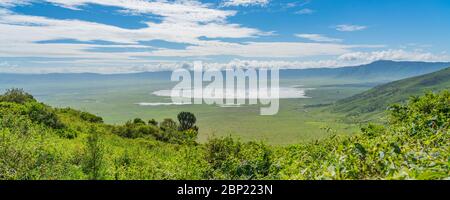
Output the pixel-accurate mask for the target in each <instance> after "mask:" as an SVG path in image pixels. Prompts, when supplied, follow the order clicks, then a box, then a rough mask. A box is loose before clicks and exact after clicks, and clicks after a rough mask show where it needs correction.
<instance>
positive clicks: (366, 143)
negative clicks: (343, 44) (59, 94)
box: [0, 90, 450, 180]
mask: <svg viewBox="0 0 450 200" xmlns="http://www.w3.org/2000/svg"><path fill="white" fill-rule="evenodd" d="M386 114H387V116H388V118H387V122H388V123H387V124H386V126H382V125H374V124H371V125H367V126H364V127H363V128H362V129H361V131H358V133H355V134H353V135H351V136H349V135H336V134H335V133H333V132H334V131H333V130H332V129H329V130H328V132H330V136H326V137H325V136H324V138H322V139H320V140H317V141H313V142H306V143H302V144H294V145H287V146H273V145H269V144H266V143H265V142H255V141H253V142H244V141H239V140H237V139H234V138H232V137H216V138H210V139H208V140H207V141H206V142H204V143H202V144H199V143H197V142H195V138H196V136H197V135H196V131H195V129H179V128H178V129H177V126H178V125H180V124H181V122H182V121H180V122H179V123H178V122H175V124H174V125H175V126H174V127H172V128H170V127H171V126H168V125H167V124H165V123H161V122H160V123H159V124H158V125H155V124H152V123H146V122H142V121H140V120H134V121H130V122H128V123H127V124H125V125H109V124H105V123H103V120H102V119H101V118H100V117H97V116H95V115H92V114H90V113H86V112H80V111H77V110H73V109H61V108H52V107H50V106H47V105H45V104H42V103H39V102H37V101H36V100H34V99H33V97H32V96H31V95H28V94H26V93H23V92H21V91H20V90H14V91H13V92H11V91H9V92H8V93H7V94H5V95H1V96H0V179H8V180H9V179H13V180H14V179H21V180H38V179H45V180H55V179H58V180H60V179H70V180H72V179H92V180H98V179H112V180H123V179H127V180H130V179H449V178H450V143H449V142H448V141H449V139H450V132H449V125H450V92H449V91H448V90H446V91H443V92H441V93H439V94H433V93H429V94H427V95H425V96H422V97H420V98H412V99H411V100H410V102H409V103H408V104H407V105H397V106H393V107H392V108H391V109H390V111H389V112H388V113H386ZM175 117H176V116H175V115H174V116H172V118H175ZM269 122H270V121H269ZM310 123H311V124H312V125H314V123H313V122H310ZM321 125H322V124H321ZM222 126H223V127H226V126H228V125H227V124H222ZM178 127H181V126H178ZM200 129H202V127H201V126H200ZM278 137H283V136H280V135H278Z"/></svg>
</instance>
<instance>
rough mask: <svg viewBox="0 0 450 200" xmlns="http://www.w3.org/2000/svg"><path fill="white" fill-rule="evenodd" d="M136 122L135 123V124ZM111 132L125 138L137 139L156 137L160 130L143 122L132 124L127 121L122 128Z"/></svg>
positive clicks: (118, 127)
mask: <svg viewBox="0 0 450 200" xmlns="http://www.w3.org/2000/svg"><path fill="white" fill-rule="evenodd" d="M136 122H137V123H136ZM113 132H114V133H116V134H118V135H120V136H122V137H127V138H138V137H148V136H153V137H158V136H159V132H160V130H159V129H158V127H155V126H152V125H146V124H145V122H144V123H142V122H140V121H137V120H134V121H133V122H131V121H128V122H127V123H125V125H123V126H117V127H115V128H114V129H113Z"/></svg>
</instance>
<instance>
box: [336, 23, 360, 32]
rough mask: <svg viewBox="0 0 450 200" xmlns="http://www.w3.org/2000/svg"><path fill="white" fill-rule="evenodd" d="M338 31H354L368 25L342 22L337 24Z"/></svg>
mask: <svg viewBox="0 0 450 200" xmlns="http://www.w3.org/2000/svg"><path fill="white" fill-rule="evenodd" d="M335 28H336V30H337V31H342V32H353V31H361V30H364V29H366V28H367V26H360V25H351V24H341V25H337V26H336V27H335Z"/></svg>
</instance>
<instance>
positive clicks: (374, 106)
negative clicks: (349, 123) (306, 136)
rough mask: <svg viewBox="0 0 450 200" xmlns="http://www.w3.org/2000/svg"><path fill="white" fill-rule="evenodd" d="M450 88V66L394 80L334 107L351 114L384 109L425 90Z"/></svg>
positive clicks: (344, 100) (336, 109)
mask: <svg viewBox="0 0 450 200" xmlns="http://www.w3.org/2000/svg"><path fill="white" fill-rule="evenodd" d="M449 88H450V68H446V69H443V70H440V71H437V72H433V73H430V74H425V75H422V76H417V77H412V78H407V79H403V80H399V81H394V82H391V83H387V84H384V85H380V86H377V87H375V88H373V89H370V90H368V91H366V92H363V93H360V94H357V95H354V96H352V97H349V98H346V99H342V100H339V101H338V102H336V104H335V105H334V106H333V107H332V109H333V110H334V111H338V112H346V113H348V114H349V115H357V114H362V113H369V112H377V111H382V110H385V109H386V108H387V106H388V105H390V104H393V103H401V102H404V101H406V100H408V98H409V97H410V96H417V95H421V94H423V93H424V92H425V91H440V90H444V89H449Z"/></svg>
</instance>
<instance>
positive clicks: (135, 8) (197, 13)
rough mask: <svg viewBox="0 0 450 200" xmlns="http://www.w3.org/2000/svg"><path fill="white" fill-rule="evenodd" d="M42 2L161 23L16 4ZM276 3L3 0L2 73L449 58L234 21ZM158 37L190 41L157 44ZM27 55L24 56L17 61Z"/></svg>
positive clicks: (317, 64)
mask: <svg viewBox="0 0 450 200" xmlns="http://www.w3.org/2000/svg"><path fill="white" fill-rule="evenodd" d="M36 2H41V3H42V2H45V3H47V4H52V5H54V6H57V7H59V8H60V9H65V10H71V11H83V10H84V9H86V8H87V7H89V6H90V5H93V4H95V5H100V6H109V7H114V8H117V10H116V11H115V12H117V13H115V14H117V15H125V16H126V15H138V16H146V15H152V16H157V18H158V21H157V22H155V21H154V20H151V19H148V20H144V21H142V23H143V24H144V25H145V26H144V27H142V28H133V29H132V28H123V27H118V26H113V25H108V24H103V23H100V22H93V21H84V20H80V19H66V18H64V19H62V18H60V19H56V18H50V17H43V16H34V15H26V14H21V13H16V12H13V11H12V9H11V8H13V7H16V6H24V5H31V4H35V3H36ZM269 3H270V2H269V0H224V1H222V2H221V3H217V4H211V3H202V2H200V1H195V0H193V1H185V0H179V1H165V0H158V1H150V0H127V1H124V0H42V1H34V0H0V30H1V31H0V44H2V45H1V46H0V72H12V73H15V72H16V73H26V72H29V73H48V72H97V73H122V72H140V71H158V70H171V69H176V68H180V67H186V66H189V65H190V63H191V61H193V60H203V61H204V62H205V63H206V66H207V67H210V68H216V69H217V68H224V67H231V66H233V65H234V66H238V67H271V66H273V67H280V68H311V67H339V66H345V65H349V64H357V63H366V62H370V61H374V60H377V59H392V60H423V61H439V60H448V56H446V55H436V54H433V53H429V52H420V51H406V50H397V49H386V45H383V44H346V43H344V40H342V39H339V38H334V37H328V36H327V35H324V34H315V33H299V34H296V35H295V36H296V38H295V39H296V40H283V39H278V38H283V35H278V33H277V30H261V29H259V28H254V27H251V26H246V25H243V24H239V23H236V22H231V20H230V19H231V18H233V17H235V16H237V15H238V14H239V11H240V10H239V9H236V10H234V8H235V7H248V6H268V5H269ZM303 5H304V4H300V5H298V4H295V5H293V6H294V7H295V6H303ZM224 6H225V7H224ZM300 11H302V13H298V14H310V13H312V12H314V11H313V10H309V9H306V8H304V9H302V10H300ZM300 11H299V12H300ZM292 14H293V15H295V13H292ZM298 17H303V16H298ZM326 27H329V26H326ZM333 28H335V29H336V30H337V31H342V32H353V31H361V30H364V29H366V28H367V27H366V26H362V25H352V24H341V25H338V26H335V27H333ZM346 34H347V33H346ZM348 34H350V33H348ZM290 36H291V37H292V34H291V35H290ZM267 38H272V39H267ZM273 38H276V39H273ZM301 39H303V40H306V41H300V40H301ZM55 41H59V42H55ZM68 41H70V42H68ZM98 41H102V42H98ZM151 41H164V42H169V43H173V44H182V47H180V48H171V47H170V46H159V45H153V44H151ZM346 41H347V40H346ZM148 43H150V44H148ZM20 59H22V62H18V61H14V60H20Z"/></svg>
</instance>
